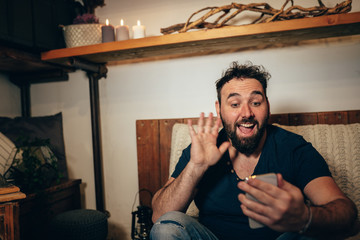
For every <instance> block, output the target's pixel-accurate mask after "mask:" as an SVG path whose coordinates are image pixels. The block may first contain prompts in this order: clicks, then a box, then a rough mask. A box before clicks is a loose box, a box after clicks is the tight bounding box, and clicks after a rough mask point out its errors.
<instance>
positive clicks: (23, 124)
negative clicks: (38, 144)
mask: <svg viewBox="0 0 360 240" xmlns="http://www.w3.org/2000/svg"><path fill="white" fill-rule="evenodd" d="M0 132H2V133H3V134H4V135H5V136H7V137H8V138H9V139H10V140H11V141H13V142H14V143H15V145H16V146H19V144H20V142H19V137H21V136H22V137H28V138H29V140H33V139H35V138H39V139H49V140H50V144H51V145H52V147H51V150H52V151H53V153H54V154H55V156H56V158H57V159H58V164H59V165H58V166H59V170H60V172H61V173H62V175H63V176H64V178H68V172H67V166H66V157H65V146H64V137H63V125H62V113H57V114H55V115H51V116H42V117H16V118H8V117H0Z"/></svg>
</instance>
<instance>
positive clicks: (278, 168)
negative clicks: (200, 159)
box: [171, 125, 331, 240]
mask: <svg viewBox="0 0 360 240" xmlns="http://www.w3.org/2000/svg"><path fill="white" fill-rule="evenodd" d="M224 141H227V136H226V133H225V131H224V129H223V130H221V131H220V133H219V136H218V140H217V145H218V146H220V144H221V143H222V142H224ZM190 147H191V145H189V146H188V147H187V148H186V149H184V150H183V153H182V155H181V157H180V159H179V162H178V164H177V165H176V168H175V170H174V172H173V174H172V175H171V176H172V177H174V178H176V177H177V176H179V174H180V173H181V171H182V170H183V169H184V168H185V166H186V164H187V163H188V162H189V160H190ZM270 172H274V173H281V174H282V175H283V178H284V179H285V180H286V181H288V182H290V183H291V184H293V185H295V186H297V187H299V188H300V189H301V190H302V191H303V190H304V187H305V186H306V185H307V184H308V183H309V182H310V181H311V180H313V179H315V178H318V177H322V176H331V173H330V171H329V168H328V166H327V164H326V162H325V160H324V158H323V157H322V156H321V155H320V154H319V153H318V152H317V151H316V149H315V148H314V147H313V146H312V145H311V143H308V142H306V141H305V140H304V139H303V137H302V136H299V135H296V134H294V133H291V132H288V131H286V130H284V129H282V128H279V127H276V126H273V125H269V126H268V127H267V138H266V141H265V144H264V147H263V150H262V152H261V155H260V158H259V162H258V164H257V165H256V167H255V170H254V173H253V174H256V175H258V174H264V173H270ZM239 181H242V180H241V179H239V177H238V176H237V174H236V172H235V171H234V170H233V167H232V163H231V161H230V157H229V152H228V151H226V152H225V154H224V156H223V157H222V158H221V159H220V160H219V162H218V163H217V164H216V165H214V166H212V167H210V168H209V169H208V170H207V172H206V173H205V174H204V176H203V178H202V179H201V181H200V183H199V185H198V192H197V194H196V196H195V203H196V205H197V207H198V208H199V210H200V213H199V221H200V222H201V223H202V224H203V225H205V226H206V227H207V228H209V229H210V230H211V231H212V232H213V233H214V234H215V235H216V236H217V237H218V238H219V239H220V240H230V239H231V240H234V239H241V240H243V239H252V240H253V239H276V238H277V237H278V236H279V235H280V234H281V233H279V232H276V231H274V230H272V229H270V228H268V227H264V228H259V229H251V228H250V227H249V220H248V217H247V216H245V215H244V214H243V212H242V210H241V208H240V202H239V200H238V195H239V193H241V192H242V191H241V190H240V189H239V188H238V187H237V184H238V182H239Z"/></svg>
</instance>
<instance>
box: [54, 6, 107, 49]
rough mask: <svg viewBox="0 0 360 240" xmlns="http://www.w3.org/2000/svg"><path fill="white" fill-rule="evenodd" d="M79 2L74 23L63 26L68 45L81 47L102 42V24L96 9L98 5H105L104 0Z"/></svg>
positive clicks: (69, 46)
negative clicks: (95, 11) (95, 12)
mask: <svg viewBox="0 0 360 240" xmlns="http://www.w3.org/2000/svg"><path fill="white" fill-rule="evenodd" d="M82 2H83V5H81V4H80V3H79V6H80V7H79V8H78V16H77V17H76V18H75V19H74V21H73V24H71V25H67V26H61V27H62V28H63V31H64V38H65V43H66V47H68V48H71V47H79V46H85V45H91V44H98V43H101V40H102V39H101V38H102V37H101V26H102V24H100V23H99V19H98V18H97V17H96V16H95V14H94V10H95V8H96V7H98V6H104V5H105V3H104V0H92V1H90V0H83V1H82Z"/></svg>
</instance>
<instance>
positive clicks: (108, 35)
mask: <svg viewBox="0 0 360 240" xmlns="http://www.w3.org/2000/svg"><path fill="white" fill-rule="evenodd" d="M101 34H102V42H103V43H105V42H112V41H114V40H115V33H114V27H113V26H111V25H110V24H109V19H106V25H105V26H102V27H101Z"/></svg>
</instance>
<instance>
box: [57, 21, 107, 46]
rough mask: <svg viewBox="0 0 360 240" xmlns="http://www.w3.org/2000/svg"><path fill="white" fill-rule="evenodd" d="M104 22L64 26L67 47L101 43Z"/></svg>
mask: <svg viewBox="0 0 360 240" xmlns="http://www.w3.org/2000/svg"><path fill="white" fill-rule="evenodd" d="M101 26H102V24H96V23H91V24H73V25H68V26H64V27H63V30H64V38H65V43H66V47H68V48H71V47H79V46H85V45H92V44H98V43H101V40H102V36H101Z"/></svg>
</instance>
